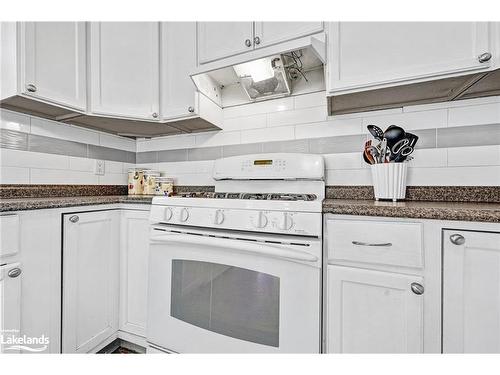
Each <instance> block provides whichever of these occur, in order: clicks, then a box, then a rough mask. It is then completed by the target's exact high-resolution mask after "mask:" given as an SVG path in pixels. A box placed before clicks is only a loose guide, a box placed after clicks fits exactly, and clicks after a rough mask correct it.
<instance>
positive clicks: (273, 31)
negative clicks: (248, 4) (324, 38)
mask: <svg viewBox="0 0 500 375" xmlns="http://www.w3.org/2000/svg"><path fill="white" fill-rule="evenodd" d="M321 31H323V22H255V38H258V39H255V47H256V48H259V47H267V46H269V45H272V44H277V43H281V42H286V41H287V40H291V39H295V38H300V37H302V36H306V35H311V34H314V33H319V32H321Z"/></svg>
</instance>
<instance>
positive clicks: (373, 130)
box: [366, 125, 384, 141]
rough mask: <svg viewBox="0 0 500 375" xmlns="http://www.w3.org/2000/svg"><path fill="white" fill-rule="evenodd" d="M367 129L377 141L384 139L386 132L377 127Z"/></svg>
mask: <svg viewBox="0 0 500 375" xmlns="http://www.w3.org/2000/svg"><path fill="white" fill-rule="evenodd" d="M366 128H367V129H368V131H369V132H370V134H371V135H373V138H375V139H376V140H379V141H381V140H382V138H384V132H383V131H382V129H380V128H379V127H378V126H377V125H368V126H367V127H366Z"/></svg>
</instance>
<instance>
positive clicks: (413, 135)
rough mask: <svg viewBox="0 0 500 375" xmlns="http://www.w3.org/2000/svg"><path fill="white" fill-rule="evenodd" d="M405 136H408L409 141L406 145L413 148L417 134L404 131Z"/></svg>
mask: <svg viewBox="0 0 500 375" xmlns="http://www.w3.org/2000/svg"><path fill="white" fill-rule="evenodd" d="M406 138H408V140H409V141H410V143H409V144H408V145H409V146H411V147H413V148H415V144H416V143H417V141H418V136H416V135H415V134H413V133H406Z"/></svg>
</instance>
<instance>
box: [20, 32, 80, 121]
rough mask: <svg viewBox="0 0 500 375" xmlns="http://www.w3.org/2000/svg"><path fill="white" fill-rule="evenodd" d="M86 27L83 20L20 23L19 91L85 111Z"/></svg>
mask: <svg viewBox="0 0 500 375" xmlns="http://www.w3.org/2000/svg"><path fill="white" fill-rule="evenodd" d="M85 30H86V26H85V22H25V23H21V25H20V32H21V35H24V38H21V45H22V46H23V47H24V48H22V49H21V56H22V59H21V61H22V62H23V67H24V70H23V71H22V72H21V76H22V77H23V82H22V83H21V85H22V87H21V88H20V90H21V91H22V92H23V93H24V94H26V95H30V96H33V97H36V98H39V99H43V100H46V101H48V102H53V103H55V104H59V105H63V106H66V107H71V108H75V109H78V110H81V111H86V109H87V97H86V95H87V87H86V69H87V57H86V48H87V47H86V31H85ZM23 42H24V43H23ZM23 73H24V74H23Z"/></svg>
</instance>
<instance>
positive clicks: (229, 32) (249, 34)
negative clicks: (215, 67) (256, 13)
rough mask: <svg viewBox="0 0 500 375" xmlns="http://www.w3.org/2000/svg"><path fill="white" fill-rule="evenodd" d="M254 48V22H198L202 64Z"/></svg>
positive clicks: (199, 52)
mask: <svg viewBox="0 0 500 375" xmlns="http://www.w3.org/2000/svg"><path fill="white" fill-rule="evenodd" d="M252 49H253V22H198V62H199V63H200V64H204V63H207V62H209V61H214V60H218V59H222V58H224V57H228V56H233V55H237V54H239V53H243V52H247V51H251V50H252Z"/></svg>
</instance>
